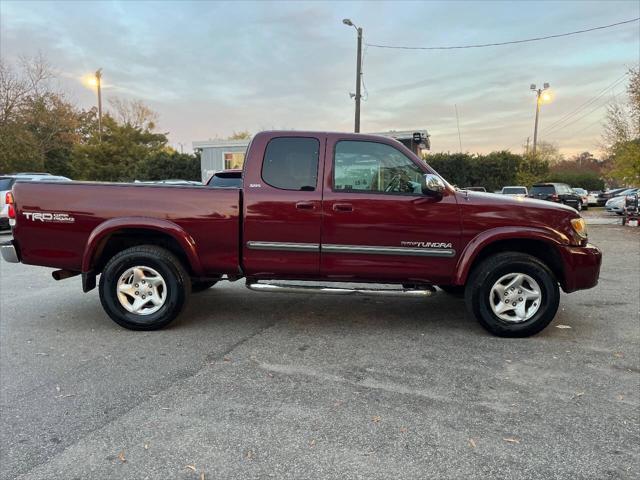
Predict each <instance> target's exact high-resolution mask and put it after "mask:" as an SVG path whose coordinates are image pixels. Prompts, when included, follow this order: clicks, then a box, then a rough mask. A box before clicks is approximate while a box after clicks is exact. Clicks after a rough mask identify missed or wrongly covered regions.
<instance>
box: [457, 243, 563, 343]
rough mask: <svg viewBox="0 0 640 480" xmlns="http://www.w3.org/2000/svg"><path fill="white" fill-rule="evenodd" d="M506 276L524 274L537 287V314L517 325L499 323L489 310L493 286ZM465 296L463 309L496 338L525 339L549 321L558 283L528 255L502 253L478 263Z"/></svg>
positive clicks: (555, 308) (557, 296) (556, 302)
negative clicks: (538, 303)
mask: <svg viewBox="0 0 640 480" xmlns="http://www.w3.org/2000/svg"><path fill="white" fill-rule="evenodd" d="M509 273H524V274H526V275H529V276H530V277H531V278H533V279H534V280H535V281H536V282H537V283H538V285H539V287H540V292H541V300H540V301H541V303H540V307H539V308H538V311H537V312H536V313H535V314H534V315H533V316H532V317H531V318H529V319H528V320H525V321H523V322H520V323H513V322H508V321H505V320H502V319H500V318H499V317H498V316H497V315H496V314H495V313H494V312H493V310H492V309H491V305H490V293H491V289H492V287H493V285H494V284H495V283H496V282H497V281H498V280H499V279H500V278H501V277H503V276H504V275H507V274H509ZM467 285H468V286H469V288H467V289H466V292H465V301H466V304H467V309H468V311H469V313H471V314H472V315H473V316H474V317H476V319H477V320H478V322H480V325H482V326H483V327H484V328H485V329H486V330H488V331H489V332H491V333H492V334H494V335H496V336H499V337H529V336H531V335H535V334H536V333H538V332H540V331H541V330H543V329H544V328H545V327H546V326H547V325H549V323H550V322H551V321H552V320H553V318H554V317H555V315H556V312H557V311H558V305H559V303H560V289H559V287H558V281H557V280H556V278H555V276H554V275H553V273H552V272H551V270H550V269H549V268H548V267H547V266H546V265H545V264H544V263H542V262H541V261H540V260H538V259H537V258H535V257H532V256H531V255H526V254H523V253H517V252H504V253H498V254H496V255H493V256H491V257H489V258H487V259H485V260H483V261H482V263H480V264H479V265H478V266H477V267H475V268H474V269H473V271H472V272H471V275H470V276H469V278H468V281H467Z"/></svg>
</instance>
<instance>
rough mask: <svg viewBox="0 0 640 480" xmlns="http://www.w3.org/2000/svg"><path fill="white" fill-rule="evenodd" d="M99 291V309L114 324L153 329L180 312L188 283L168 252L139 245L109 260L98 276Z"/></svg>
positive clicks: (134, 328) (178, 262)
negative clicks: (101, 309) (100, 308)
mask: <svg viewBox="0 0 640 480" xmlns="http://www.w3.org/2000/svg"><path fill="white" fill-rule="evenodd" d="M99 290H100V302H101V303H102V307H103V308H104V310H105V311H106V312H107V314H108V315H109V316H110V317H111V319H112V320H113V321H115V322H116V323H117V324H118V325H121V326H123V327H125V328H128V329H130V330H157V329H160V328H162V327H164V326H166V325H168V324H169V323H171V321H173V320H174V319H175V318H176V317H177V316H178V314H179V313H180V312H181V311H182V309H183V307H184V305H185V303H186V300H187V297H188V294H189V292H190V291H191V281H190V279H189V276H188V275H187V272H186V271H185V269H184V267H183V265H182V263H180V260H178V259H177V258H176V257H175V256H174V255H173V254H172V253H171V252H169V251H167V250H165V249H164V248H160V247H157V246H155V245H141V246H137V247H132V248H128V249H126V250H123V251H122V252H120V253H118V254H116V255H114V256H113V258H111V260H109V262H108V263H107V265H106V266H105V267H104V270H103V272H102V275H101V276H100V286H99Z"/></svg>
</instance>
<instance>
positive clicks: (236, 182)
mask: <svg viewBox="0 0 640 480" xmlns="http://www.w3.org/2000/svg"><path fill="white" fill-rule="evenodd" d="M207 186H209V187H216V188H242V170H240V169H229V170H223V171H221V172H216V173H214V174H213V175H212V176H211V178H210V179H209V181H208V182H207Z"/></svg>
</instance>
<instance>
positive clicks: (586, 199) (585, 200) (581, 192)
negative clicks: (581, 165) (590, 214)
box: [572, 188, 589, 210]
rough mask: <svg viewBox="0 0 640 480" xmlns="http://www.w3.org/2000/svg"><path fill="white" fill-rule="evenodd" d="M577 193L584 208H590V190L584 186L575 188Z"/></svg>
mask: <svg viewBox="0 0 640 480" xmlns="http://www.w3.org/2000/svg"><path fill="white" fill-rule="evenodd" d="M572 190H573V191H574V192H575V193H577V194H578V195H580V200H581V201H582V209H583V210H586V209H588V208H589V192H587V191H586V190H585V189H584V188H573V189H572Z"/></svg>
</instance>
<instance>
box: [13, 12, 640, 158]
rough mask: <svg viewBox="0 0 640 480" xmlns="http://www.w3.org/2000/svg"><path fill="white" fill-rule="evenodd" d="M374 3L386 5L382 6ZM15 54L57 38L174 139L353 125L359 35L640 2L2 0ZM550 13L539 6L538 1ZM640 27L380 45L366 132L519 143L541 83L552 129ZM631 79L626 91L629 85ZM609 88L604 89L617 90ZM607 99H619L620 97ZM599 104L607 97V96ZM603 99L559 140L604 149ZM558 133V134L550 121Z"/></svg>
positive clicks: (628, 57)
mask: <svg viewBox="0 0 640 480" xmlns="http://www.w3.org/2000/svg"><path fill="white" fill-rule="evenodd" d="M372 5H373V7H372ZM1 8H2V16H1V19H0V22H1V23H0V53H1V54H2V56H3V59H7V60H9V61H11V60H12V59H15V58H16V57H17V56H18V55H20V54H33V53H35V52H37V51H41V52H43V53H44V54H45V56H46V57H47V58H48V59H49V61H50V63H51V64H52V65H54V66H55V67H56V68H57V69H58V70H59V71H60V73H61V75H60V78H61V82H62V83H63V86H64V88H65V89H66V90H67V91H69V93H70V95H71V96H72V97H73V98H75V99H77V101H78V103H79V104H81V106H84V107H88V106H90V105H92V104H93V102H94V101H95V99H94V93H93V92H91V91H89V90H86V89H85V88H84V87H83V86H82V85H81V84H80V82H79V81H78V79H79V78H80V77H81V76H82V75H83V74H85V73H87V72H92V71H95V70H96V69H97V68H99V67H102V68H103V69H104V80H105V83H106V85H107V88H105V96H109V95H117V96H124V97H130V98H139V99H142V100H143V101H145V102H146V103H148V104H149V105H150V106H151V107H152V108H153V109H155V110H157V111H158V112H159V114H160V127H161V128H162V129H163V130H165V131H169V132H170V140H171V141H172V142H174V143H177V142H181V143H185V144H189V143H190V142H191V141H193V140H199V139H204V138H210V137H215V136H226V135H228V134H230V133H231V132H233V131H238V130H245V129H249V130H251V131H257V130H258V129H260V128H262V127H265V126H266V127H268V128H271V127H275V128H297V129H323V130H325V129H326V130H347V131H348V130H350V129H351V128H352V124H353V101H352V100H350V99H349V96H348V94H349V92H350V91H353V90H354V81H355V43H356V35H355V31H353V29H352V28H349V27H346V26H345V25H343V24H342V22H341V20H342V18H345V17H348V18H351V19H352V20H353V21H354V22H355V23H356V24H358V25H359V26H362V27H363V28H364V36H365V41H367V42H370V43H394V44H405V45H451V44H465V43H477V42H485V41H504V40H512V39H517V38H526V37H531V36H537V35H544V34H555V33H561V32H565V31H570V30H577V29H580V28H584V27H591V26H595V25H598V24H606V23H613V22H616V21H620V20H621V19H626V18H632V17H637V16H639V13H640V12H639V9H640V7H639V6H638V4H637V3H633V2H625V1H621V2H606V3H597V2H588V3H586V2H585V3H579V4H577V3H574V2H559V1H558V2H548V3H545V5H544V8H540V6H539V4H538V3H522V2H518V3H515V2H513V3H507V2H489V3H487V2H482V3H480V2H426V3H416V2H376V3H374V4H371V3H359V2H339V3H338V2H336V3H331V2H295V3H294V2H233V3H224V2H130V1H127V2H21V3H19V2H10V1H3V2H2V7H1ZM533 11H535V12H536V15H532V14H531V12H533ZM637 52H638V25H637V24H634V25H630V26H624V27H620V28H616V29H610V30H603V31H600V32H596V33H593V34H585V35H580V36H575V37H566V38H564V39H558V40H553V41H546V42H537V43H531V44H522V45H511V46H505V47H498V48H492V49H469V50H456V51H446V52H440V51H438V52H415V51H396V50H382V49H375V48H373V47H368V48H366V49H365V60H364V80H365V84H366V86H367V90H368V93H369V96H368V101H367V102H364V103H363V106H362V129H363V131H382V130H388V129H405V128H427V129H428V130H429V131H430V132H431V133H432V142H433V145H434V149H436V150H457V149H458V138H457V126H456V121H455V114H454V105H457V107H458V110H459V113H460V126H461V129H462V133H463V142H464V145H463V147H464V149H466V150H470V151H489V150H492V149H500V148H514V149H519V148H520V146H521V145H522V144H523V143H524V142H525V141H526V138H527V137H528V136H531V135H532V129H533V113H534V105H535V104H534V100H533V95H532V94H531V92H530V91H529V90H528V87H529V84H530V83H542V82H545V81H547V82H550V83H551V84H552V86H553V88H554V90H555V91H556V100H555V102H554V103H553V104H551V105H548V106H545V107H544V110H543V112H542V119H541V122H542V123H541V125H542V128H541V130H542V131H543V132H544V128H545V126H549V125H551V124H552V123H554V122H556V121H558V120H559V119H561V118H562V117H563V116H564V115H566V114H567V113H568V112H571V111H572V110H573V109H575V108H577V107H578V106H579V105H581V104H582V103H584V102H585V101H588V100H589V99H590V98H592V97H593V96H594V95H595V94H596V93H597V92H599V91H601V90H602V89H603V88H605V87H606V86H607V85H608V84H610V83H611V82H612V81H613V80H614V79H615V78H617V77H618V76H620V75H621V74H622V73H623V72H624V71H625V69H626V68H627V66H629V65H632V64H634V63H637V61H638V59H637ZM623 87H624V86H623V85H621V86H619V87H618V89H617V90H616V92H617V93H618V94H620V93H621V92H622V91H623ZM607 98H608V97H603V102H604V103H606V99H607ZM604 103H603V105H604ZM594 106H595V105H594ZM603 115H604V108H600V109H596V110H594V111H593V112H592V113H590V114H589V115H586V116H585V117H584V118H583V119H581V120H580V121H579V122H576V124H575V125H571V126H569V127H566V128H564V129H562V130H560V131H558V132H556V133H555V134H554V135H553V136H552V137H550V138H553V139H555V140H556V141H557V142H558V144H559V146H560V147H561V148H563V149H565V150H566V151H567V152H569V151H572V150H585V149H589V148H593V145H595V143H596V142H597V139H598V136H599V128H598V123H597V121H598V118H601V117H603ZM550 133H553V132H550Z"/></svg>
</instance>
